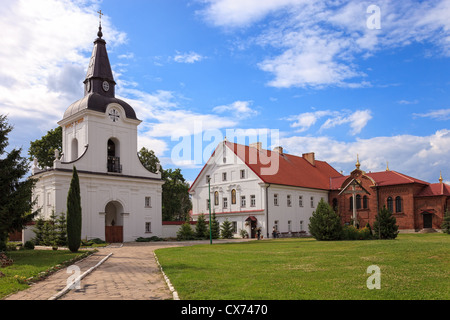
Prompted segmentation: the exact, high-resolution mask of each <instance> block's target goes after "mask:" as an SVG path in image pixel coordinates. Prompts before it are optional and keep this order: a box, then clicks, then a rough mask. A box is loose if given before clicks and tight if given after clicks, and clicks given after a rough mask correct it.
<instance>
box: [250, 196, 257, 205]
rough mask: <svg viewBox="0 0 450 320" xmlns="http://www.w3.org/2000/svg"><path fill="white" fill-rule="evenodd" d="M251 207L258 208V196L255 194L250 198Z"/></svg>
mask: <svg viewBox="0 0 450 320" xmlns="http://www.w3.org/2000/svg"><path fill="white" fill-rule="evenodd" d="M250 207H256V196H255V195H254V194H252V195H251V196H250Z"/></svg>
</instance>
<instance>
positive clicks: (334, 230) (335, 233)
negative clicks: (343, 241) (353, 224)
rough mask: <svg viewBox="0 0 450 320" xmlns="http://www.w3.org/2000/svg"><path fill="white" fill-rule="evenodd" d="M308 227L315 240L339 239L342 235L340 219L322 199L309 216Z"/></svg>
mask: <svg viewBox="0 0 450 320" xmlns="http://www.w3.org/2000/svg"><path fill="white" fill-rule="evenodd" d="M308 228H309V232H310V233H311V235H312V236H313V237H314V238H316V239H317V240H339V239H340V238H341V235H342V225H341V219H340V218H339V216H338V215H337V214H336V213H335V212H334V210H333V208H332V207H331V206H330V205H329V204H328V203H326V202H325V201H324V200H323V199H321V200H320V202H319V204H318V205H317V209H316V210H315V211H314V212H313V214H312V216H311V218H309V226H308Z"/></svg>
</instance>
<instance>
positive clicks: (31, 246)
mask: <svg viewBox="0 0 450 320" xmlns="http://www.w3.org/2000/svg"><path fill="white" fill-rule="evenodd" d="M23 247H24V248H25V249H28V250H34V242H33V241H30V240H28V241H26V242H25V244H24V245H23Z"/></svg>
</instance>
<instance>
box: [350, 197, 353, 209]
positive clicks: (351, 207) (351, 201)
mask: <svg viewBox="0 0 450 320" xmlns="http://www.w3.org/2000/svg"><path fill="white" fill-rule="evenodd" d="M349 200H350V210H353V196H351V197H350V199H349Z"/></svg>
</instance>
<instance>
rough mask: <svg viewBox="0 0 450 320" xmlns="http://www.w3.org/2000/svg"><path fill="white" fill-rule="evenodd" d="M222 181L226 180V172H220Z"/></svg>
mask: <svg viewBox="0 0 450 320" xmlns="http://www.w3.org/2000/svg"><path fill="white" fill-rule="evenodd" d="M222 181H227V173H226V172H223V173H222Z"/></svg>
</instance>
